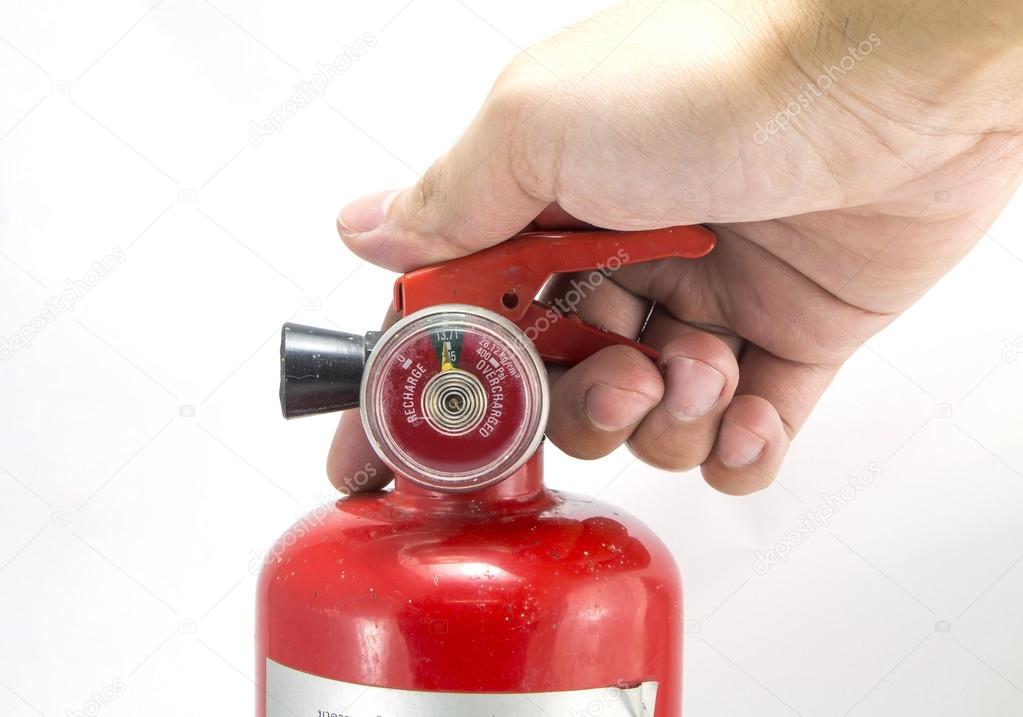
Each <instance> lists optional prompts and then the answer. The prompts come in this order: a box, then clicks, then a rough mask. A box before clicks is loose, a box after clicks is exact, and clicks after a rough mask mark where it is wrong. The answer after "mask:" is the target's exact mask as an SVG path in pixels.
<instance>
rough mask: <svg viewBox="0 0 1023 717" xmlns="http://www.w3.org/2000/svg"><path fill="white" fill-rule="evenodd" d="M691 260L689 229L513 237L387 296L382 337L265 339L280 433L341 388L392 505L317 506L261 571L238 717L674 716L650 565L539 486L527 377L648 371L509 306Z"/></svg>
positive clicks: (650, 548)
mask: <svg viewBox="0 0 1023 717" xmlns="http://www.w3.org/2000/svg"><path fill="white" fill-rule="evenodd" d="M713 244H714V240H713V236H712V235H711V234H710V233H709V232H707V231H706V230H704V229H702V228H699V227H675V228H672V229H666V230H657V231H654V232H638V233H611V232H584V233H577V234H545V235H527V236H523V237H520V238H517V239H514V240H511V241H509V242H505V243H504V244H502V245H499V246H498V247H494V248H493V249H491V250H487V251H485V252H481V253H478V254H475V255H473V256H471V257H466V258H463V259H459V260H455V261H452V262H448V263H446V264H441V265H436V266H432V267H427V268H425V269H421V270H418V271H415V272H411V273H409V274H406V275H404V276H402V277H401V278H400V279H399V280H398V283H397V285H396V291H395V306H394V308H395V309H396V310H398V311H399V312H400V313H402V314H404V318H402V319H401V320H399V321H398V322H397V323H396V324H394V325H393V326H391V327H390V328H389V329H388V330H387V331H385V332H384V333H383V334H382V335H377V334H372V335H370V336H368V337H366V338H365V339H363V338H362V337H359V336H357V335H350V334H340V333H337V332H320V331H319V330H317V329H310V328H308V327H298V326H294V325H288V326H286V327H285V333H284V338H283V341H282V350H283V353H284V355H283V356H282V385H281V402H282V407H283V408H284V411H285V414H286V415H303V414H308V413H318V412H324V411H328V410H335V409H336V408H338V407H344V408H348V407H353V404H354V403H355V395H356V393H355V386H356V384H358V386H359V391H358V401H357V402H358V405H359V410H360V411H361V413H362V419H363V424H364V426H365V428H366V432H367V436H368V437H369V439H370V442H371V444H372V445H373V447H374V449H375V450H376V453H377V455H378V456H379V458H380V459H381V460H382V461H383V463H384V464H385V465H386V467H387V469H388V470H390V471H391V472H392V473H393V474H394V477H395V485H394V488H393V490H390V491H374V492H368V493H362V494H356V495H351V496H348V497H344V498H341V499H339V500H337V501H336V502H333V503H331V504H328V505H325V506H321V507H320V508H318V509H316V510H314V511H313V512H311V513H310V514H308V515H307V516H305V517H304V518H302V519H300V520H299V521H298V522H297V523H296V524H295V525H294V526H292V527H291V528H290V529H289V530H288V531H286V532H285V533H284V534H283V535H282V536H281V537H280V539H279V540H278V541H277V543H276V544H275V546H274V547H273V548H272V549H271V550H270V551H269V553H268V554H267V558H266V560H265V563H264V565H263V568H262V571H261V574H260V577H259V586H258V597H257V626H256V647H257V649H256V675H257V680H256V683H257V695H256V697H257V710H256V714H257V717H286V716H288V717H562V715H564V716H565V717H570V716H576V715H579V716H583V715H586V716H589V715H599V716H600V717H630V716H631V717H637V716H646V717H654V716H656V717H677V716H678V715H680V714H681V695H682V691H681V671H682V664H681V659H682V620H683V618H682V591H681V584H680V579H679V575H678V571H677V569H676V567H675V563H674V561H673V559H672V557H671V554H670V552H669V551H668V550H667V549H666V547H665V546H664V545H663V543H661V541H660V540H658V538H657V537H656V536H655V535H654V534H653V533H652V532H651V531H650V530H649V529H648V528H646V527H645V526H644V525H643V524H642V523H641V522H640V521H638V520H637V519H636V518H634V517H632V516H630V515H628V514H627V513H625V512H623V511H621V510H619V509H617V508H615V507H613V506H610V505H607V504H604V503H601V502H600V501H597V500H595V499H593V498H589V497H583V496H575V495H570V494H567V493H562V492H559V491H554V490H550V489H548V488H546V487H545V485H544V478H543V446H542V442H543V432H544V427H545V424H546V419H547V411H548V388H547V377H546V371H545V368H544V364H545V362H546V363H551V362H553V363H561V364H573V363H576V362H578V361H580V360H583V359H585V358H586V357H587V356H589V355H592V354H593V353H595V352H596V351H598V350H600V349H601V348H603V347H605V346H610V345H628V346H633V347H635V348H636V349H637V350H640V351H642V352H643V353H645V354H647V355H649V356H651V357H655V356H656V352H654V351H653V350H652V349H650V348H649V347H646V346H643V345H641V344H637V343H635V342H633V341H631V340H629V339H626V338H624V337H621V336H617V335H615V334H611V333H608V332H606V331H604V330H602V329H600V328H599V327H595V326H590V325H588V324H585V323H583V322H582V321H580V320H579V319H577V318H576V317H574V316H571V315H564V314H560V313H553V312H552V311H551V310H550V309H549V308H548V307H545V306H544V305H542V304H540V303H538V302H536V301H531V298H532V297H533V296H535V295H536V294H537V292H538V290H539V288H540V286H541V285H542V284H543V282H544V281H546V279H547V278H549V276H550V275H551V274H552V273H555V272H558V271H580V270H584V269H587V268H590V267H595V266H596V267H602V268H601V269H600V270H601V271H602V272H604V271H605V270H606V266H605V265H604V264H602V262H601V260H600V258H599V257H601V256H609V257H618V262H619V264H623V263H634V262H638V261H649V260H651V259H655V258H664V257H669V256H681V257H687V258H698V257H700V256H703V255H704V254H706V253H707V252H709V251H710V250H711V248H712V247H713ZM541 319H542V320H541ZM289 347H292V348H293V349H294V352H295V354H294V355H289V350H288V349H289Z"/></svg>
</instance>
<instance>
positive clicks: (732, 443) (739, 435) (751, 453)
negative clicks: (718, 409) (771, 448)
mask: <svg viewBox="0 0 1023 717" xmlns="http://www.w3.org/2000/svg"><path fill="white" fill-rule="evenodd" d="M766 445H767V444H766V443H765V442H764V439H762V438H761V437H760V436H757V435H755V434H753V433H751V432H749V431H747V430H746V429H745V428H743V427H742V426H739V425H737V424H735V423H731V422H730V421H725V422H723V423H722V424H721V434H720V435H719V436H718V456H719V457H720V458H721V462H722V463H724V464H725V465H726V466H728V467H730V468H741V467H743V466H748V465H750V464H752V463H755V462H756V460H757V459H758V458H760V454H761V453H763V452H764V446H766Z"/></svg>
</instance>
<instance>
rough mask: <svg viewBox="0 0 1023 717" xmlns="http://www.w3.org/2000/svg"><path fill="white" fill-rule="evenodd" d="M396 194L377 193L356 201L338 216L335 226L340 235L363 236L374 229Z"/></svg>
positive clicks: (382, 218)
mask: <svg viewBox="0 0 1023 717" xmlns="http://www.w3.org/2000/svg"><path fill="white" fill-rule="evenodd" d="M397 194H398V193H397V192H395V191H388V192H377V193H375V194H368V195H366V196H365V197H360V198H358V199H356V200H355V201H354V202H352V203H351V204H349V205H348V206H347V207H345V208H344V209H342V210H341V213H340V214H338V217H337V225H338V228H339V229H340V230H341V233H342V234H345V235H351V234H363V233H365V232H371V231H373V230H374V229H376V228H377V227H378V226H380V224H381V223H383V221H384V217H386V216H387V209H388V208H389V207H390V206H391V202H392V201H394V197H395V195H397Z"/></svg>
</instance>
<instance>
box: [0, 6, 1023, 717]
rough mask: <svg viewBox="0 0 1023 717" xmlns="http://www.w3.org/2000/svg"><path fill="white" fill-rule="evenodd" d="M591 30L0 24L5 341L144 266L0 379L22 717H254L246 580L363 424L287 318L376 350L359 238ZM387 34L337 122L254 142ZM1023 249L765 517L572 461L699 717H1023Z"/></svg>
mask: <svg viewBox="0 0 1023 717" xmlns="http://www.w3.org/2000/svg"><path fill="white" fill-rule="evenodd" d="M592 9H594V4H593V3H586V2H575V3H565V2H561V3H552V2H542V3H541V2H529V3H508V2H501V3H498V2H486V3H485V2H478V1H476V0H472V1H471V2H469V1H467V2H466V3H464V4H463V3H461V2H458V1H456V0H451V1H447V0H443V1H441V0H412V2H408V0H390V1H388V2H373V3H369V2H364V3H352V2H347V3H341V2H333V3H331V2H313V1H308V2H298V3H276V4H270V3H254V2H242V1H241V0H216V2H215V4H210V3H207V2H201V1H197V0H163V1H162V2H157V3H156V4H155V5H153V4H145V3H141V2H138V1H137V0H127V1H124V2H107V3H103V4H102V7H100V6H98V5H97V4H95V3H75V2H70V1H68V2H65V3H54V2H49V3H46V4H45V6H44V5H43V4H37V3H27V2H14V1H13V0H7V1H6V2H4V3H3V4H2V6H0V250H2V254H0V291H2V293H0V337H10V336H12V335H14V334H17V333H18V332H19V331H21V330H22V329H23V327H25V326H30V327H31V325H32V322H33V319H34V317H39V316H40V315H41V314H42V312H43V311H44V309H45V307H46V303H45V302H46V301H47V300H48V298H49V297H51V296H55V295H59V294H60V293H61V292H62V290H64V289H65V288H66V284H67V282H68V280H71V281H72V282H74V281H76V280H81V279H83V277H85V275H86V274H87V272H89V270H90V269H91V267H92V265H93V262H98V261H101V260H102V259H103V258H104V257H105V256H108V255H110V254H111V253H112V252H114V251H115V249H120V250H123V252H124V261H123V262H121V263H120V264H118V265H117V266H116V268H115V269H114V270H113V271H111V272H109V273H108V275H107V276H104V277H102V279H101V280H100V281H99V282H98V283H97V284H96V286H95V287H94V288H92V289H91V290H88V291H86V292H84V295H83V296H82V298H80V299H79V300H77V302H76V303H75V304H74V305H73V307H72V308H71V310H69V311H63V312H61V313H60V314H59V316H57V317H56V319H54V320H50V321H45V322H44V323H43V324H42V325H41V328H40V329H39V330H38V331H36V330H32V331H30V333H32V334H33V337H32V338H33V340H32V345H31V346H30V347H26V348H22V349H19V350H16V351H13V352H12V354H13V355H8V356H6V358H7V359H8V360H6V361H3V362H0V400H2V405H3V411H2V415H0V715H3V716H4V717H32V716H34V715H46V716H47V717H57V716H58V715H65V714H69V713H70V714H76V710H83V711H84V710H86V709H87V708H90V709H91V707H90V705H89V700H91V699H94V694H96V695H99V694H101V693H102V691H103V689H104V688H105V687H108V686H111V685H114V686H116V688H117V689H115V690H113V691H114V692H116V698H115V699H114V700H113V701H112V702H111V703H109V704H105V705H104V706H103V707H102V708H101V709H100V710H99V712H98V714H102V715H111V716H113V715H131V716H133V717H135V716H141V715H146V716H155V715H184V714H188V715H193V714H210V715H212V714H223V715H227V714H232V715H234V714H251V703H252V699H253V687H252V684H251V679H252V675H253V660H252V651H253V645H252V634H253V627H252V624H253V594H254V574H253V566H254V565H255V564H256V563H257V562H258V556H259V554H260V553H261V551H263V550H264V549H265V548H266V547H268V546H269V545H270V544H271V542H272V541H273V540H274V538H275V537H276V536H277V535H278V534H279V533H280V532H282V531H283V530H284V529H285V528H286V526H287V525H288V524H289V523H291V522H292V521H293V520H294V519H295V518H297V517H298V516H299V515H300V514H301V513H303V512H304V511H306V510H308V509H310V508H312V507H313V506H314V505H316V504H318V503H319V502H321V501H323V500H325V499H326V498H327V497H328V496H329V490H328V485H327V482H326V479H325V477H324V471H323V464H324V455H325V452H326V448H327V445H328V441H329V438H330V436H331V434H332V432H333V429H334V423H335V418H334V417H319V418H311V419H306V420H302V421H296V422H291V423H285V422H284V421H283V420H282V419H281V418H280V417H279V413H278V406H277V396H276V390H277V336H278V330H279V326H280V324H281V322H283V321H285V320H289V319H290V320H295V321H300V322H305V323H312V324H318V325H326V326H329V325H336V326H339V327H343V328H345V329H349V330H359V331H363V330H366V329H370V328H375V327H376V325H377V323H378V320H379V318H380V316H381V314H382V310H383V306H384V304H385V303H386V301H387V299H388V297H389V292H390V283H391V281H392V277H391V276H390V275H388V274H387V273H385V272H383V271H381V270H378V269H375V268H373V267H371V266H368V265H365V264H363V263H361V262H359V261H357V260H356V259H355V258H353V257H352V256H351V255H349V254H348V253H346V251H345V250H344V248H343V246H342V245H341V243H340V241H339V240H338V239H337V237H336V234H335V230H334V217H335V215H336V212H337V210H338V209H339V208H340V206H341V205H342V204H343V203H344V202H345V201H347V200H349V199H351V198H354V197H356V196H358V195H360V194H363V193H366V192H369V191H374V190H378V189H384V188H389V187H394V186H401V185H404V184H407V183H410V182H412V181H414V180H415V178H416V176H417V174H418V173H420V172H422V171H423V170H424V169H425V168H426V167H427V166H428V164H429V163H430V161H431V160H432V159H433V158H434V157H435V156H436V155H438V154H439V153H441V152H442V151H443V150H444V149H445V148H446V147H447V146H449V144H450V143H451V142H452V141H453V139H454V138H455V137H456V136H457V134H458V132H459V131H460V130H461V129H462V128H463V127H464V125H465V123H466V122H467V121H468V119H469V118H470V117H471V115H472V113H473V112H474V110H475V109H476V107H477V106H478V104H479V102H480V101H481V99H482V98H483V96H484V95H485V93H486V92H487V90H488V88H489V86H490V83H491V81H492V79H493V77H494V76H495V75H496V73H497V72H498V70H499V69H500V68H501V67H502V66H503V65H504V63H506V62H507V61H508V60H509V59H510V58H511V57H512V56H513V55H514V54H515V53H516V51H517V49H518V47H521V46H525V45H528V44H529V43H531V42H534V41H536V40H537V39H539V38H541V37H543V36H545V35H547V34H549V33H551V32H553V31H556V30H557V29H559V28H560V27H563V26H565V25H567V24H569V23H571V22H573V21H575V20H576V19H578V18H580V17H582V16H584V15H586V14H587V13H588V12H590V11H591V10H592ZM367 32H369V33H372V35H373V37H374V38H376V45H375V47H373V48H372V49H371V50H370V51H369V52H368V54H366V55H365V56H363V57H361V58H360V59H359V60H358V61H357V62H355V63H353V64H352V66H351V67H350V69H348V70H347V71H346V72H345V73H344V74H342V75H341V76H340V77H337V78H334V80H333V82H332V83H331V85H330V87H329V90H328V92H327V94H326V96H325V97H323V98H320V99H318V100H316V101H314V102H312V103H310V105H309V106H307V107H305V108H303V109H301V110H300V111H299V112H298V113H297V114H295V115H294V116H292V117H289V118H288V119H287V121H286V123H285V124H284V125H283V126H282V128H281V131H280V132H277V133H274V134H272V135H270V136H268V137H266V138H265V139H264V140H263V141H262V142H261V143H259V144H253V143H252V142H250V141H249V138H250V122H252V121H256V122H258V121H260V120H262V119H263V118H266V117H268V116H269V115H270V114H271V113H272V112H273V111H274V110H276V109H278V108H280V107H281V105H282V103H284V102H285V101H286V100H287V99H288V98H289V96H290V95H291V94H292V92H294V85H295V84H296V83H299V82H303V81H309V80H310V79H311V78H312V77H313V75H314V74H315V73H316V71H317V63H319V62H324V63H326V62H331V61H333V60H334V58H335V57H336V56H337V55H338V54H339V53H341V52H343V50H344V46H345V45H346V44H347V45H351V44H352V43H354V42H355V41H356V40H357V39H359V38H360V37H363V36H364V34H365V33H367ZM949 189H950V190H951V191H954V188H949ZM1021 230H1023V197H1017V199H1016V201H1015V202H1014V204H1013V205H1012V206H1011V207H1010V208H1009V210H1008V211H1007V212H1006V214H1005V215H1004V216H1003V217H1002V219H1001V220H1000V221H999V222H998V224H997V225H996V226H995V227H994V228H993V229H992V230H991V231H990V232H989V233H988V234H987V235H986V236H985V237H984V238H983V239H982V240H981V241H980V243H979V245H978V246H977V248H976V250H975V251H974V252H973V253H972V254H970V255H969V257H968V258H967V259H966V260H965V261H964V262H963V263H962V264H961V265H960V266H959V267H958V268H957V269H956V270H955V271H954V272H953V273H952V274H950V275H949V276H948V277H947V278H946V279H944V280H943V281H942V282H941V283H940V284H939V285H938V286H937V288H936V289H935V290H933V291H932V292H931V293H930V294H929V295H928V296H927V297H926V298H925V299H924V300H922V301H921V302H920V303H919V304H918V305H917V306H916V307H914V308H913V309H912V310H910V311H909V312H908V313H907V314H906V315H905V316H904V317H903V318H902V319H901V320H899V321H898V322H897V323H896V324H895V325H894V326H893V327H891V328H890V329H889V330H887V331H885V332H884V333H883V334H881V335H880V336H878V337H876V338H874V339H873V340H872V341H871V342H870V343H869V345H868V346H867V347H866V348H864V349H863V350H861V351H860V352H859V353H858V354H857V355H856V356H855V357H854V358H853V359H852V360H851V361H850V362H849V364H848V366H847V367H846V368H845V369H844V370H843V371H842V373H841V375H840V376H839V378H838V380H837V381H836V382H835V384H834V386H833V388H832V389H831V390H830V391H829V392H828V394H827V396H826V397H825V398H824V400H823V401H822V403H821V404H820V406H819V407H818V409H817V411H816V412H815V414H814V416H813V417H812V419H811V421H810V423H809V425H808V426H807V427H806V429H805V430H804V432H803V434H802V435H801V436H800V437H799V439H798V440H797V441H796V443H795V445H794V447H793V450H792V454H791V457H790V458H789V460H788V463H787V464H786V466H785V469H784V471H783V473H782V475H781V478H780V480H779V482H778V484H777V485H775V486H774V487H772V488H771V489H770V490H768V491H766V492H764V493H761V494H758V495H754V496H751V497H747V498H743V499H737V498H730V497H726V496H723V495H719V494H716V493H714V492H713V491H712V490H710V489H709V488H707V487H706V486H705V485H704V484H703V482H702V481H701V479H700V478H699V476H698V474H696V473H690V474H686V475H669V474H666V473H661V472H658V471H656V470H653V469H651V468H647V467H645V466H644V465H642V464H639V463H637V462H636V461H635V460H633V458H632V457H631V456H630V455H629V454H628V453H626V452H624V451H620V452H618V453H616V454H614V455H613V456H611V457H610V458H608V459H606V460H603V461H600V462H598V463H592V464H585V465H584V464H580V463H576V462H574V461H571V460H569V459H567V458H565V457H563V456H561V455H559V454H557V452H556V451H554V450H551V451H549V462H548V474H549V481H550V483H551V484H553V485H554V486H556V487H562V488H569V489H572V490H576V491H579V492H585V493H591V494H599V495H600V496H601V498H603V499H606V500H608V501H611V502H613V503H617V504H619V505H621V506H622V507H625V508H627V509H629V510H630V511H632V512H634V513H635V514H637V515H639V516H641V517H642V518H643V519H645V520H646V521H648V522H649V523H650V524H651V525H652V526H653V527H654V528H655V529H656V530H657V532H658V533H659V534H660V535H661V536H663V538H664V539H665V540H666V541H667V542H668V543H669V544H670V546H671V548H672V550H673V551H674V553H675V555H676V556H677V559H678V561H679V563H680V565H681V568H682V571H683V574H684V576H685V581H686V590H687V600H688V604H687V613H686V614H687V623H686V624H687V632H688V634H687V639H688V645H687V651H686V657H685V701H686V714H687V716H688V717H701V716H707V715H726V714H728V715H731V714H735V715H753V714H756V715H764V716H770V715H787V714H799V715H844V714H852V715H905V714H928V715H963V714H969V715H1008V714H1021V713H1023V688H1021V685H1023V611H1021V609H1020V605H1021V597H1023V565H1021V557H1023V524H1021V520H1020V517H1021V516H1023V473H1021V471H1023V440H1021V427H1023V405H1021V402H1020V396H1021V395H1023V313H1021V311H1020V308H1021V307H1023V241H1021V237H1020V234H1021ZM108 261H109V260H108ZM36 325H37V327H38V326H40V322H39V321H38V320H37V321H36ZM872 467H873V469H874V470H875V472H878V471H879V475H878V476H877V478H876V479H875V480H873V482H872V483H871V484H870V485H869V486H866V487H865V488H863V489H862V490H856V491H855V494H854V495H853V496H852V497H851V500H849V501H848V502H846V503H844V504H843V505H841V507H840V509H839V510H838V511H837V514H835V515H834V516H833V517H832V519H830V520H829V521H828V522H829V525H827V526H821V527H819V528H815V529H814V530H812V531H809V532H808V533H809V534H807V535H799V534H791V535H790V533H791V531H793V530H796V529H797V528H798V526H799V525H800V522H801V520H802V519H801V517H800V516H801V515H804V514H807V513H812V514H814V515H818V516H819V515H821V514H826V513H827V509H825V508H822V506H825V505H829V504H830V503H829V501H828V499H827V497H826V495H827V494H837V493H838V492H839V491H840V489H841V488H842V486H843V485H846V484H847V483H848V477H849V476H850V475H853V474H858V473H860V472H862V471H870V470H871V469H872ZM847 494H848V489H847ZM780 543H785V544H787V545H788V547H789V552H788V556H787V559H786V560H785V561H784V562H783V563H781V564H779V565H776V566H774V567H771V568H770V569H768V570H767V571H766V572H765V571H764V570H759V571H758V570H757V569H756V565H755V563H756V555H757V551H767V550H768V549H771V548H773V547H776V546H778V545H779V544H780ZM110 692H111V690H107V693H108V695H109V693H110ZM90 714H93V713H90Z"/></svg>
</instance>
